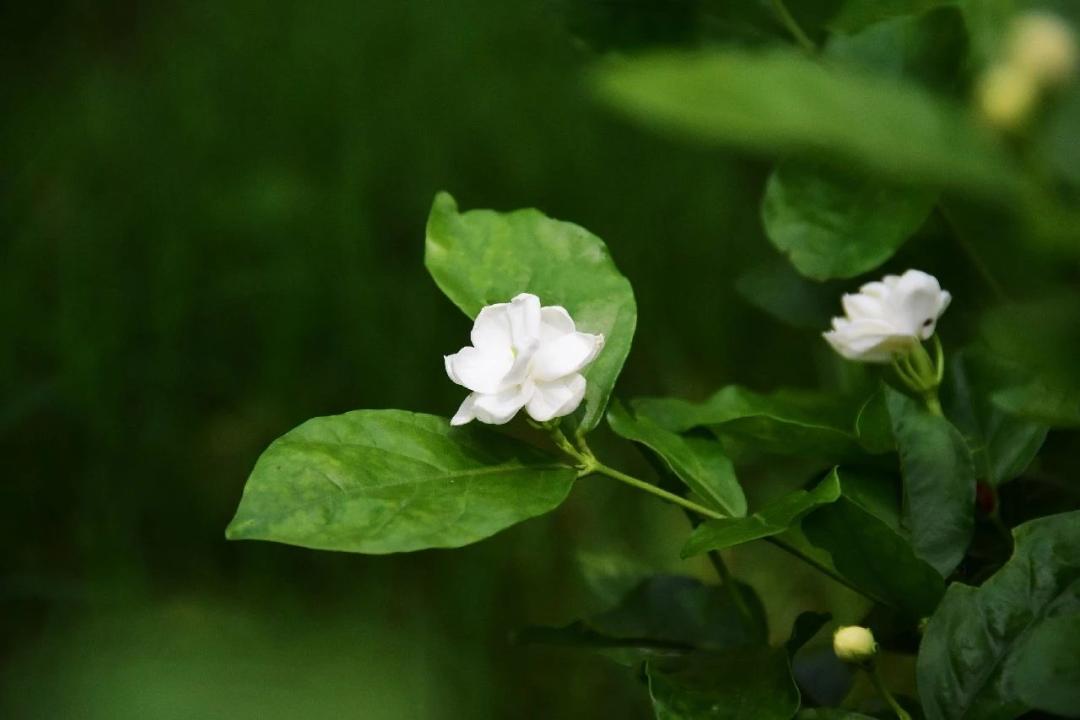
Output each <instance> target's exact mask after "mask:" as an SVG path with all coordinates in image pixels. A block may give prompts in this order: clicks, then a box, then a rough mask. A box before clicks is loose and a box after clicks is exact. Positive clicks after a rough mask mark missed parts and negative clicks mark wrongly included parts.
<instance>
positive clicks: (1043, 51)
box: [1008, 11, 1078, 87]
mask: <svg viewBox="0 0 1080 720" xmlns="http://www.w3.org/2000/svg"><path fill="white" fill-rule="evenodd" d="M1077 55H1078V50H1077V47H1076V37H1075V36H1074V35H1073V31H1072V29H1071V28H1070V27H1069V26H1068V25H1067V24H1066V23H1065V22H1064V21H1062V20H1061V18H1059V17H1057V16H1056V15H1052V14H1051V13H1047V12H1037V11H1036V12H1029V13H1025V14H1023V15H1021V16H1020V17H1018V18H1017V19H1016V20H1014V21H1013V24H1012V28H1011V32H1010V33H1009V43H1008V57H1009V62H1011V63H1012V64H1014V65H1016V66H1017V67H1019V68H1021V69H1022V70H1023V71H1025V72H1026V73H1028V74H1029V75H1030V76H1031V77H1032V78H1034V79H1035V80H1036V81H1038V82H1039V83H1040V84H1042V85H1046V86H1049V87H1053V86H1057V85H1061V84H1063V83H1065V82H1067V81H1068V80H1069V79H1070V78H1071V77H1072V75H1073V73H1074V72H1075V71H1076V64H1077Z"/></svg>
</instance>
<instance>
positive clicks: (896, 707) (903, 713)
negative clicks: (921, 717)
mask: <svg viewBox="0 0 1080 720" xmlns="http://www.w3.org/2000/svg"><path fill="white" fill-rule="evenodd" d="M866 672H867V673H868V674H869V675H870V682H872V683H873V684H874V687H875V688H876V689H877V691H878V694H880V695H881V697H882V698H883V699H884V700H885V702H887V703H888V704H889V707H891V708H892V711H893V712H894V713H896V717H897V718H898V720H911V715H909V714H908V711H907V710H905V709H904V708H903V707H902V706H901V705H900V703H898V702H897V701H896V698H894V697H893V694H892V693H891V692H889V688H887V687H885V682H884V681H883V680H882V679H881V673H879V672H878V669H877V663H875V662H874V661H872V660H871V661H870V662H869V663H868V664H867V666H866Z"/></svg>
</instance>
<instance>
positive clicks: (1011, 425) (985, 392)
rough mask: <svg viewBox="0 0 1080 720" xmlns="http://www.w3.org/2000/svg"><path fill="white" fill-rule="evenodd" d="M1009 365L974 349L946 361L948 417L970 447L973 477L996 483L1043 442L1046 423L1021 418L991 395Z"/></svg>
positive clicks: (1016, 472) (1012, 474) (1020, 468)
mask: <svg viewBox="0 0 1080 720" xmlns="http://www.w3.org/2000/svg"><path fill="white" fill-rule="evenodd" d="M1010 374H1011V372H1010V369H1009V368H1007V367H1001V366H995V363H993V361H992V360H990V359H989V358H987V357H985V356H979V355H975V354H973V353H967V354H957V355H955V356H954V357H953V359H952V362H951V363H950V364H949V388H948V389H949V392H948V393H947V394H946V396H945V406H946V407H947V408H948V416H949V418H950V419H951V420H952V422H953V423H954V424H955V425H956V427H957V428H958V429H959V430H960V431H961V432H962V433H963V434H964V438H965V440H966V442H967V445H968V447H969V448H970V449H971V455H972V460H973V461H974V464H975V475H976V477H977V478H978V479H980V480H986V481H987V482H988V483H990V484H991V485H994V486H997V485H1001V484H1003V483H1006V482H1008V481H1010V480H1012V479H1014V478H1017V477H1019V476H1020V475H1021V474H1022V473H1023V472H1024V470H1025V469H1027V467H1028V465H1029V464H1031V461H1032V459H1033V458H1034V457H1035V455H1036V454H1038V452H1039V449H1040V448H1041V447H1042V445H1043V442H1044V441H1045V440H1046V433H1047V430H1048V428H1047V426H1046V425H1044V424H1042V423H1039V422H1035V421H1032V420H1028V419H1025V418H1023V417H1019V416H1017V415H1015V414H1013V413H1011V412H1009V411H1007V410H1006V409H1004V408H1003V407H1001V406H1000V405H998V404H995V403H994V401H993V400H992V398H993V397H994V394H995V392H997V390H998V388H1001V387H1002V386H1003V385H1004V384H1006V383H1007V382H1008V377H1009V375H1010Z"/></svg>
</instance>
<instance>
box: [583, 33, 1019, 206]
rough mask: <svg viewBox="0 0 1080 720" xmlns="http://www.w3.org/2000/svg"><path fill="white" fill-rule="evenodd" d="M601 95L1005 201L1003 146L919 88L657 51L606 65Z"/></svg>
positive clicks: (740, 55) (720, 139)
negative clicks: (996, 195)
mask: <svg viewBox="0 0 1080 720" xmlns="http://www.w3.org/2000/svg"><path fill="white" fill-rule="evenodd" d="M594 84H595V86H596V88H597V90H598V92H599V94H600V95H601V96H602V97H603V98H604V99H606V100H607V101H608V102H609V103H611V104H612V105H614V106H615V107H617V108H619V109H621V110H622V111H624V112H625V113H627V114H628V115H630V116H631V117H633V118H636V119H638V120H639V121H641V122H643V123H645V124H648V125H650V126H653V127H656V128H659V129H662V130H667V131H670V132H672V133H674V134H678V135H684V136H689V137H693V138H697V139H699V140H704V141H711V142H715V143H719V144H723V145H729V146H735V147H740V148H743V149H746V150H751V151H756V152H761V153H767V154H771V155H796V156H800V157H807V156H809V157H813V158H815V159H819V160H827V161H829V162H831V163H834V164H839V165H843V166H844V167H850V168H851V169H852V170H856V171H859V170H862V171H866V172H869V173H871V174H874V175H880V176H882V177H884V178H891V179H892V180H893V181H895V182H901V183H915V182H924V183H927V184H934V185H942V186H952V187H964V188H970V189H974V190H978V191H981V192H1000V191H1001V190H1003V189H1008V188H1009V187H1010V186H1011V184H1012V176H1011V171H1010V168H1009V166H1008V164H1007V162H1006V161H1005V160H1004V159H1003V154H1002V152H1001V149H1000V148H999V147H998V146H997V144H996V143H995V142H994V141H993V140H991V139H990V138H989V136H988V135H987V134H986V133H985V131H984V130H982V129H980V128H979V127H976V126H975V125H974V124H973V123H971V122H970V121H969V120H968V119H967V118H966V117H965V115H964V113H962V112H961V111H960V110H959V109H958V108H956V107H953V106H952V105H950V104H949V103H947V102H946V101H944V100H942V99H938V98H935V97H934V96H932V95H930V94H929V93H927V92H925V91H923V90H922V89H920V88H919V87H918V86H916V85H914V84H910V83H906V82H904V81H900V80H896V79H894V78H887V79H885V78H882V79H878V78H874V77H872V76H869V75H866V74H863V73H861V72H856V71H851V70H849V69H844V68H841V67H837V66H836V65H833V64H829V63H821V62H818V61H817V60H815V59H812V58H809V57H806V56H805V55H802V54H799V53H795V52H783V51H773V52H767V53H762V52H758V53H747V52H735V51H711V52H699V53H676V52H669V53H664V54H652V55H647V56H644V57H639V58H635V59H631V60H620V61H617V62H610V63H608V64H606V65H603V66H602V67H601V68H599V69H598V71H597V72H596V73H595V74H594Z"/></svg>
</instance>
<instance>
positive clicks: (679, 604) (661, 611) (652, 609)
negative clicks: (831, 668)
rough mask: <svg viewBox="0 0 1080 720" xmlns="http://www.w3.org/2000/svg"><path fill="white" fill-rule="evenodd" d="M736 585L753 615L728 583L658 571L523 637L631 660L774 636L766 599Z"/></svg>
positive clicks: (625, 661) (520, 638)
mask: <svg viewBox="0 0 1080 720" xmlns="http://www.w3.org/2000/svg"><path fill="white" fill-rule="evenodd" d="M735 590H736V592H738V593H739V595H740V597H741V600H742V608H743V609H745V611H746V613H747V614H744V611H743V609H740V607H739V606H738V605H736V603H735V601H734V598H733V597H732V593H731V592H730V591H729V589H728V588H726V587H722V586H717V585H705V584H704V583H702V582H701V581H700V580H697V579H695V578H691V577H685V576H681V575H656V576H653V577H650V578H647V579H645V580H643V581H642V582H641V583H639V584H638V585H636V586H635V587H633V588H632V589H631V590H630V591H629V592H627V593H626V594H625V595H624V596H623V597H622V598H621V599H620V600H619V602H618V603H617V604H616V605H615V606H614V607H612V608H611V609H609V610H607V611H606V612H604V613H601V614H600V615H597V616H595V617H593V618H590V619H589V620H584V621H582V620H579V621H577V622H574V623H572V624H570V625H567V626H565V627H559V628H552V627H530V628H526V629H524V630H522V631H521V632H519V633H518V634H517V640H518V641H519V642H524V643H538V644H546V645H565V646H571V647H581V648H586V649H591V650H598V651H601V652H603V653H604V654H605V655H607V656H608V657H610V658H612V659H614V660H616V661H617V662H620V663H622V664H626V665H633V664H636V663H637V662H638V661H640V660H642V659H644V658H647V657H649V656H651V655H654V654H665V653H666V654H670V653H679V652H690V651H692V650H695V649H712V650H719V649H724V648H736V647H745V646H748V645H760V644H762V643H764V642H765V641H766V639H767V638H768V626H767V622H766V618H765V608H764V606H762V604H761V599H760V598H758V596H757V593H755V592H754V590H753V589H752V588H751V587H750V586H749V585H745V584H743V583H736V585H735Z"/></svg>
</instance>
